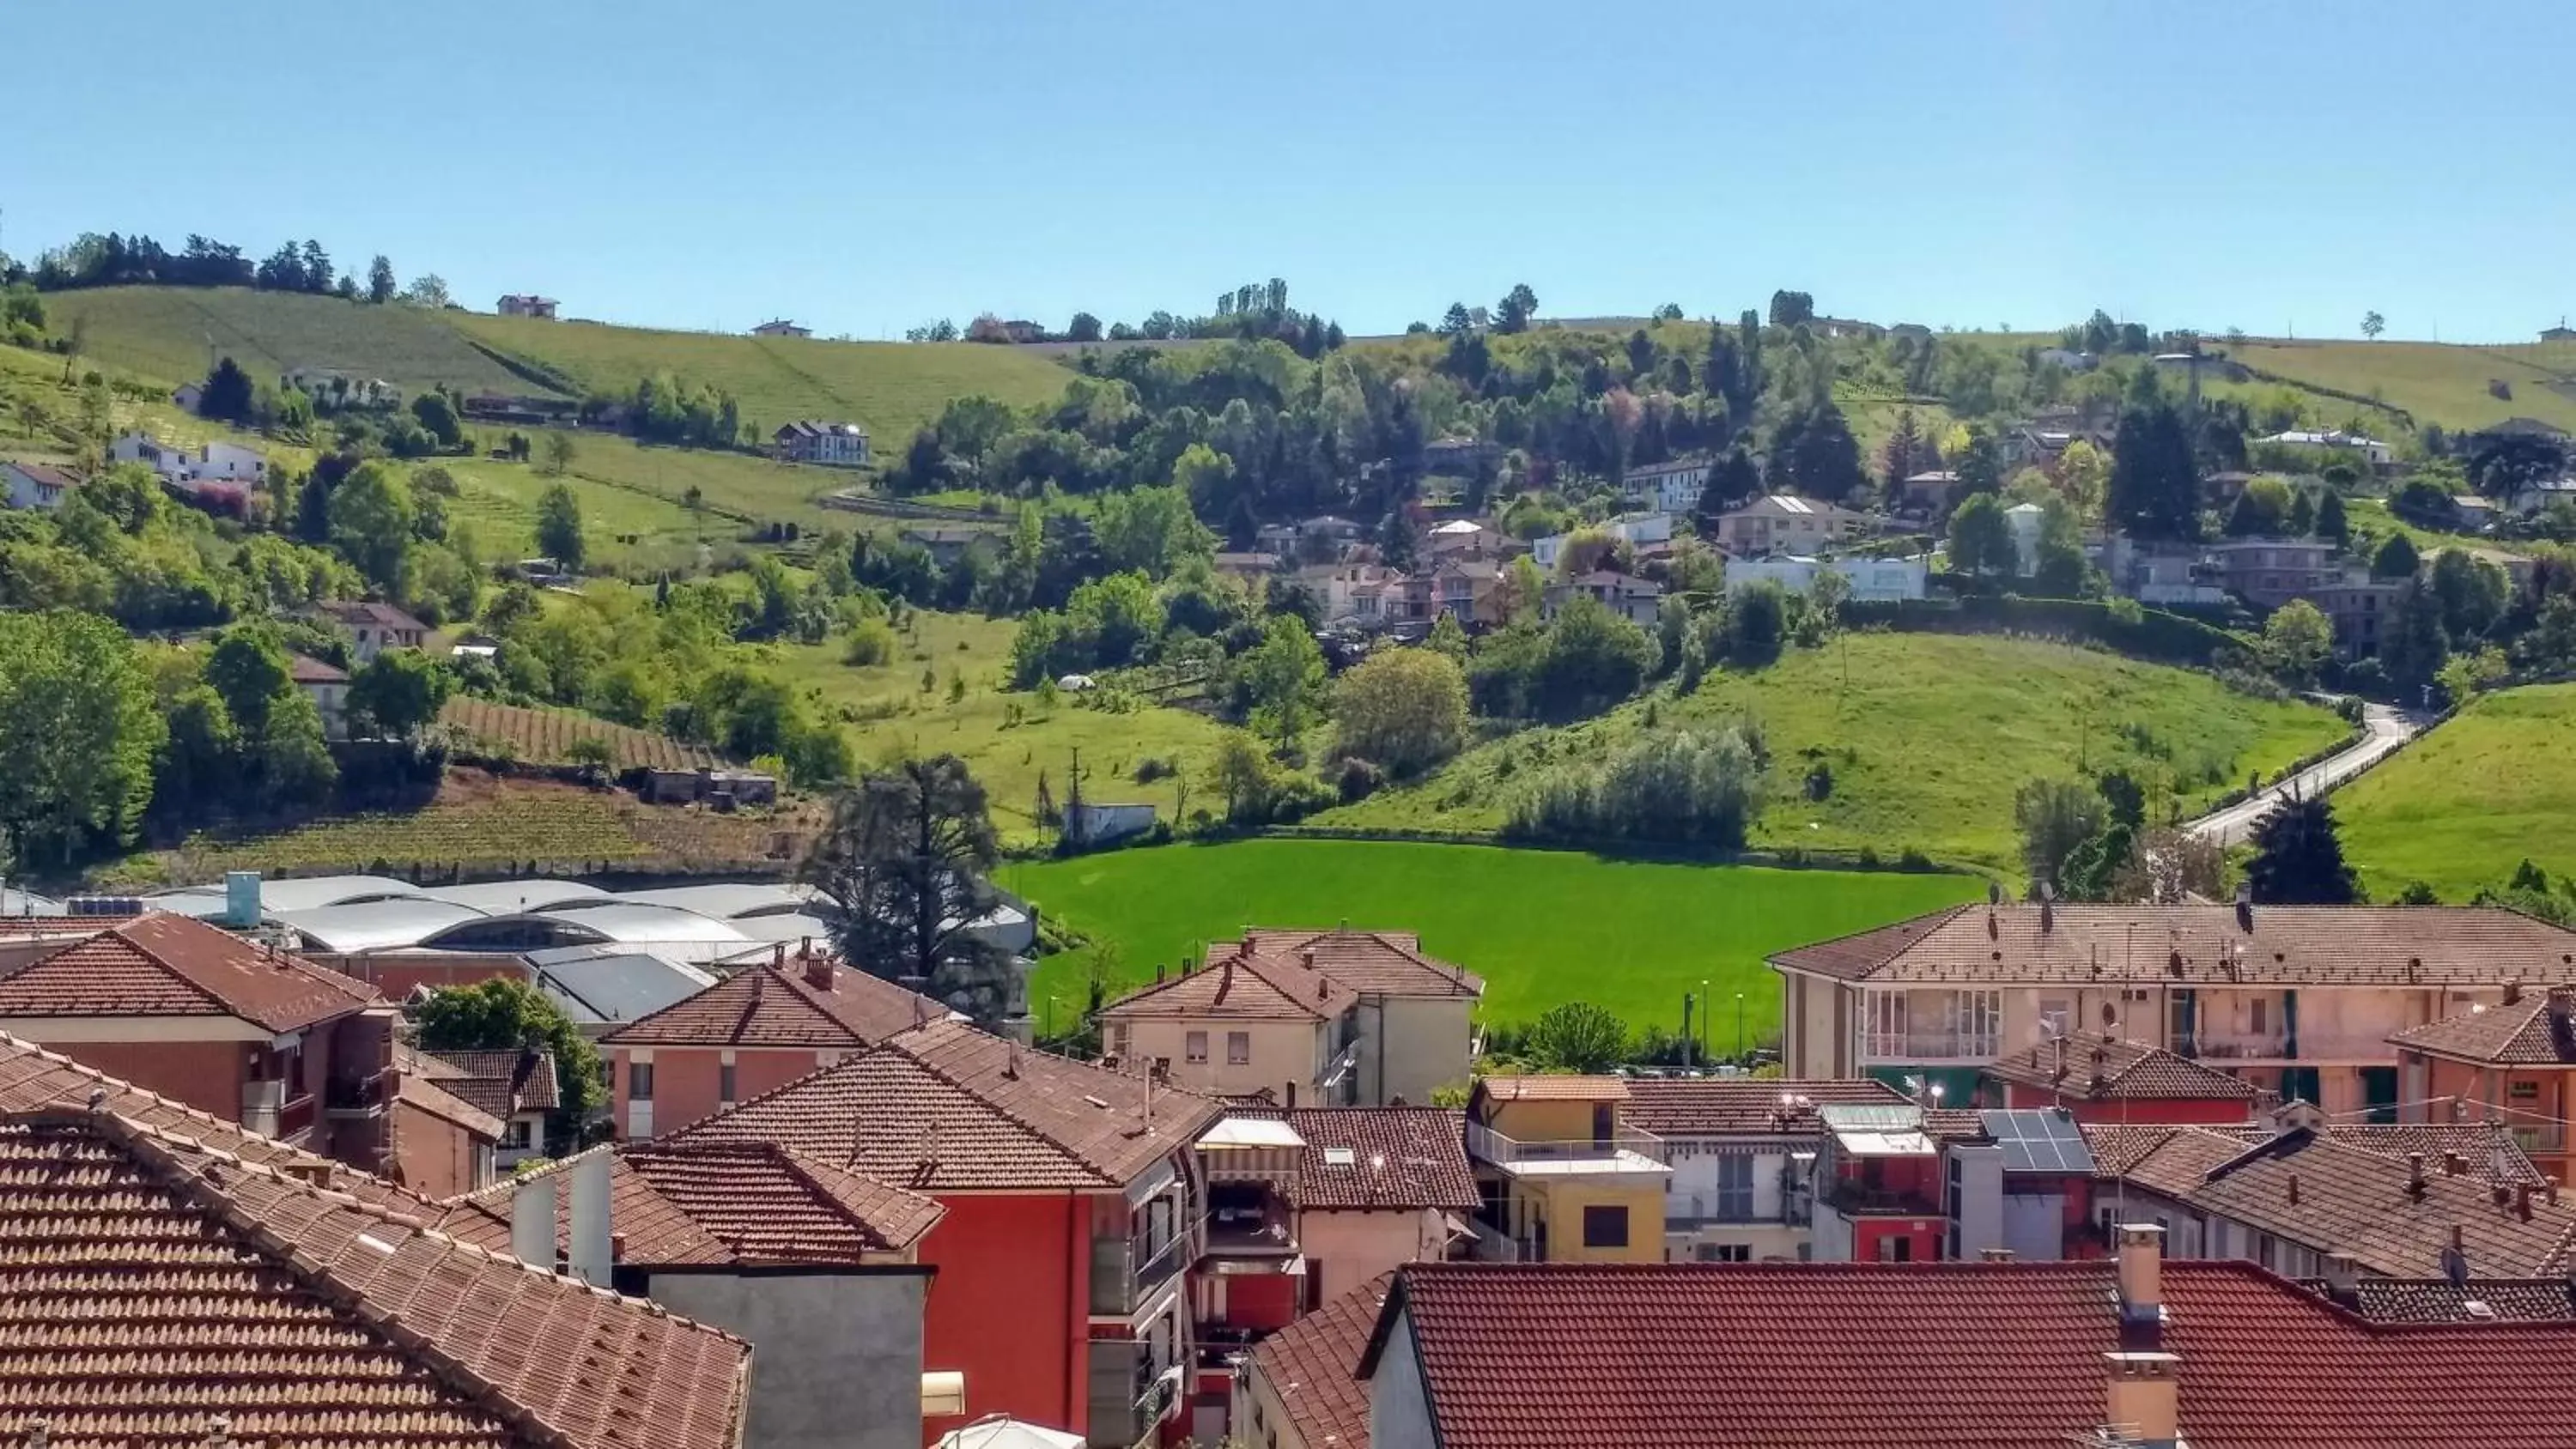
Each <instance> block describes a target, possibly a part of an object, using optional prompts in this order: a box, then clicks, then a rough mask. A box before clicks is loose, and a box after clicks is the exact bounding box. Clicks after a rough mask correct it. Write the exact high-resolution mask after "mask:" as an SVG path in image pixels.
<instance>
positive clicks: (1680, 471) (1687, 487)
mask: <svg viewBox="0 0 2576 1449" xmlns="http://www.w3.org/2000/svg"><path fill="white" fill-rule="evenodd" d="M1712 466H1714V465H1713V464H1712V463H1711V461H1710V460H1709V459H1706V458H1676V459H1674V460H1672V461H1671V462H1669V463H1648V464H1644V465H1643V466H1640V467H1635V468H1631V469H1629V470H1628V471H1627V472H1626V473H1624V474H1622V475H1621V476H1620V481H1619V499H1620V501H1621V502H1622V503H1624V504H1626V505H1627V506H1628V507H1630V508H1649V509H1655V510H1658V511H1660V512H1664V513H1683V514H1687V513H1690V512H1691V511H1693V510H1694V509H1697V508H1698V507H1699V495H1700V490H1702V489H1704V488H1706V487H1707V486H1708V473H1709V469H1710V468H1711V467H1712Z"/></svg>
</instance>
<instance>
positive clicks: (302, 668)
mask: <svg viewBox="0 0 2576 1449" xmlns="http://www.w3.org/2000/svg"><path fill="white" fill-rule="evenodd" d="M286 677H287V678H289V679H291V680H293V681H295V682H296V683H297V684H346V683H348V682H349V671H347V670H345V669H342V668H341V667H340V666H338V665H336V664H326V663H324V662H323V661H321V660H319V659H315V658H313V657H312V656H310V655H305V654H297V655H294V656H292V657H290V658H289V659H288V660H287V661H286Z"/></svg>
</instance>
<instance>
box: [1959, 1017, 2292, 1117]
mask: <svg viewBox="0 0 2576 1449" xmlns="http://www.w3.org/2000/svg"><path fill="white" fill-rule="evenodd" d="M1985 1073H1986V1075H1987V1076H1989V1077H1992V1078H1994V1079H1995V1080H1997V1081H2001V1082H2014V1083H2018V1084H2020V1085H2022V1086H2026V1087H2038V1088H2040V1089H2041V1090H2043V1091H2052V1092H2056V1093H2057V1094H2059V1095H2060V1096H2062V1097H2065V1098H2066V1099H2068V1100H2069V1101H2076V1102H2116V1101H2175V1100H2182V1101H2198V1100H2203V1099H2221V1100H2239V1101H2244V1102H2248V1103H2250V1102H2252V1101H2253V1100H2254V1099H2255V1098H2256V1097H2258V1096H2260V1095H2261V1093H2259V1092H2258V1091H2257V1090H2256V1089H2255V1088H2254V1086H2253V1084H2252V1083H2249V1082H2247V1081H2245V1080H2244V1079H2243V1078H2240V1077H2231V1076H2229V1075H2228V1074H2227V1073H2225V1072H2222V1071H2220V1070H2218V1069H2217V1068H2216V1067H2209V1066H2203V1065H2202V1064H2200V1063H2199V1062H2196V1061H2193V1060H2192V1059H2191V1058H2189V1057H2186V1056H2182V1055H2180V1054H2179V1053H2176V1052H2170V1051H2167V1050H2165V1049H2164V1048H2163V1047H2160V1046H2150V1045H2147V1044H2146V1043H2143V1042H2133V1041H2121V1040H2119V1039H2118V1038H2116V1037H2110V1036H2101V1035H2095V1034H2092V1033H2085V1034H2081V1035H2076V1036H2069V1037H2063V1038H2060V1039H2059V1040H2058V1041H2057V1042H2042V1043H2040V1044H2039V1045H2037V1046H2033V1047H2029V1048H2027V1049H2024V1050H2021V1051H2016V1052H2013V1053H2011V1054H2010V1055H2007V1056H2004V1057H2000V1058H1997V1059H1996V1061H1995V1062H1994V1064H1993V1065H1991V1066H1989V1067H1987V1068H1986V1069H1985Z"/></svg>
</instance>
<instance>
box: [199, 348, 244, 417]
mask: <svg viewBox="0 0 2576 1449" xmlns="http://www.w3.org/2000/svg"><path fill="white" fill-rule="evenodd" d="M251 392H252V388H251V381H250V374H249V373H247V372H244V371H242V369H241V364H240V363H237V362H235V361H233V360H232V359H231V358H229V357H226V358H223V359H221V360H219V361H218V362H216V363H215V370H214V371H212V372H210V373H208V374H206V386H205V390H204V391H203V393H201V394H200V395H199V396H198V398H197V415H198V416H199V417H205V418H213V419H215V420H217V421H218V422H226V423H247V422H249V421H250V405H251Z"/></svg>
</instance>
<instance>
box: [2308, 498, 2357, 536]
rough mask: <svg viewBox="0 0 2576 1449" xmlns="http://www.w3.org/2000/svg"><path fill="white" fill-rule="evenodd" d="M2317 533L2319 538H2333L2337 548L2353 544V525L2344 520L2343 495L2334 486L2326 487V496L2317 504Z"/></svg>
mask: <svg viewBox="0 0 2576 1449" xmlns="http://www.w3.org/2000/svg"><path fill="white" fill-rule="evenodd" d="M2316 533H2317V537H2319V538H2330V539H2333V540H2334V541H2335V547H2337V548H2349V547H2351V546H2352V525H2351V524H2350V523H2347V522H2345V521H2344V516H2343V495H2342V494H2340V493H2337V492H2336V491H2334V489H2332V488H2328V489H2326V492H2325V497H2324V498H2323V499H2322V500H2320V501H2319V502H2318V504H2317V523H2316Z"/></svg>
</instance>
